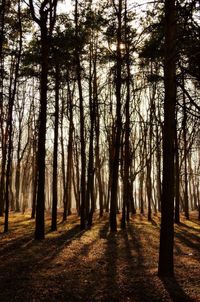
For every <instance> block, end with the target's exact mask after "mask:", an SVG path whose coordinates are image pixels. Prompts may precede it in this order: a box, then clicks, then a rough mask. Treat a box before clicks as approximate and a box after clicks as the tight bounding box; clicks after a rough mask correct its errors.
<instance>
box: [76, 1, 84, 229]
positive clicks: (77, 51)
mask: <svg viewBox="0 0 200 302" xmlns="http://www.w3.org/2000/svg"><path fill="white" fill-rule="evenodd" d="M78 27H79V25H78V0H76V2H75V36H76V41H77V43H76V47H75V58H76V76H77V83H78V92H79V110H80V141H81V187H80V198H81V209H80V213H81V225H80V227H81V229H82V230H83V229H85V226H86V213H85V207H86V154H85V122H84V120H85V118H84V105H83V91H82V82H81V64H80V49H79V45H78V40H79V39H78V37H79V32H78V30H79V28H78Z"/></svg>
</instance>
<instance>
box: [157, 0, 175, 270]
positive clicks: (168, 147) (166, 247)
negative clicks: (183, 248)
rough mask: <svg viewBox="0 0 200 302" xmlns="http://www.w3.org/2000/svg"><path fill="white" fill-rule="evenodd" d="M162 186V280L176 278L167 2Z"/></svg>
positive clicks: (171, 17)
mask: <svg viewBox="0 0 200 302" xmlns="http://www.w3.org/2000/svg"><path fill="white" fill-rule="evenodd" d="M164 85H165V100H164V126H163V185H162V198H161V230H160V250H159V267H158V274H159V275H160V276H173V275H174V260H173V247H174V141H175V107H176V6H175V0H165V61H164Z"/></svg>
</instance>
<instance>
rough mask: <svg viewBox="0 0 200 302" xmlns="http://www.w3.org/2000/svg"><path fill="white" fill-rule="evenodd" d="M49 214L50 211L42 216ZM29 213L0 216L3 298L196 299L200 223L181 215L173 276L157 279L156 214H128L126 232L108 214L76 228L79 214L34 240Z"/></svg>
mask: <svg viewBox="0 0 200 302" xmlns="http://www.w3.org/2000/svg"><path fill="white" fill-rule="evenodd" d="M47 216H48V215H47ZM29 217H30V214H29V213H27V214H25V215H23V214H14V213H13V214H11V215H10V231H9V233H7V234H3V233H2V231H3V225H2V224H3V218H0V232H1V233H0V301H1V302H12V301H19V302H29V301H30V302H40V301H46V302H54V301H57V302H63V301H66V302H71V301H74V302H76V301H77V302H78V301H83V302H92V301H94V302H98V301H99V302H100V301H102V302H118V301H119V302H121V301H123V302H125V301H127V302H128V301H130V302H131V301H132V302H143V301H144V302H145V301H148V302H151V301H177V302H178V301H180V302H184V301H200V221H198V220H197V213H193V214H192V216H191V220H190V221H187V220H185V219H184V218H183V217H182V220H181V221H182V222H181V224H180V225H179V226H176V227H175V249H174V254H175V259H174V261H175V278H173V279H169V278H166V279H160V278H159V277H158V276H157V262H158V249H159V218H158V217H157V216H154V217H153V219H152V221H151V222H148V221H147V218H146V217H145V216H142V215H139V214H137V215H135V216H134V217H132V218H131V221H130V224H129V225H128V226H127V229H126V230H125V231H121V230H120V229H119V230H118V232H117V233H116V234H111V233H110V232H109V224H108V217H107V216H106V215H105V216H104V218H103V219H99V218H98V216H97V217H95V221H94V226H93V227H92V228H91V229H88V230H86V231H80V227H79V220H78V218H77V216H76V215H75V214H74V215H71V216H70V217H69V218H68V221H67V222H65V223H62V222H61V214H60V216H59V223H58V231H56V232H50V217H49V216H48V217H47V219H46V239H45V240H43V241H35V240H33V237H34V221H33V220H31V219H30V218H29Z"/></svg>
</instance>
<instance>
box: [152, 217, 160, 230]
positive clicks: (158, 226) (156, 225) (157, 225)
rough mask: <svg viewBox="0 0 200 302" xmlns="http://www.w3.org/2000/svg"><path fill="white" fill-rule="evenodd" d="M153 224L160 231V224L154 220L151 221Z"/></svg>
mask: <svg viewBox="0 0 200 302" xmlns="http://www.w3.org/2000/svg"><path fill="white" fill-rule="evenodd" d="M150 222H151V224H152V225H153V226H155V227H157V228H159V229H160V222H156V221H155V220H154V219H153V218H151V220H150Z"/></svg>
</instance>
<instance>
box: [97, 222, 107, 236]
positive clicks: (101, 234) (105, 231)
mask: <svg viewBox="0 0 200 302" xmlns="http://www.w3.org/2000/svg"><path fill="white" fill-rule="evenodd" d="M108 232H109V222H108V221H107V222H106V223H105V224H104V226H103V227H102V228H101V229H100V230H99V238H103V239H107V237H108Z"/></svg>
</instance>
